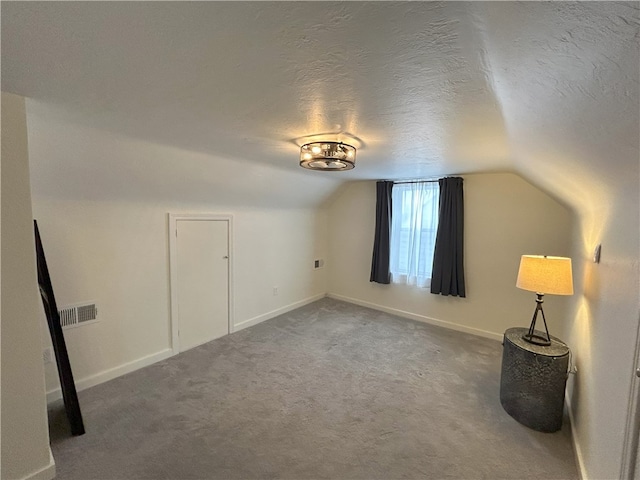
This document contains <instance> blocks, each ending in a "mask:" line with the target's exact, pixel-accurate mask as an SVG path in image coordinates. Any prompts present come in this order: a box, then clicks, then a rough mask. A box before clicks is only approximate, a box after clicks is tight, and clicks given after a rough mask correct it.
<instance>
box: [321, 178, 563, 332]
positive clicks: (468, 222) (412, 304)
mask: <svg viewBox="0 0 640 480" xmlns="http://www.w3.org/2000/svg"><path fill="white" fill-rule="evenodd" d="M464 179H465V180H464V189H465V190H464V195H465V276H466V286H467V297H466V298H458V297H444V296H441V295H432V294H431V293H429V290H428V289H421V288H417V287H408V286H406V285H395V284H391V285H379V284H377V283H371V282H369V272H370V268H371V252H372V248H373V236H374V227H375V204H376V198H375V182H357V183H351V184H349V185H347V186H346V187H344V188H343V189H342V190H341V192H340V194H339V195H338V196H337V197H336V198H335V199H334V200H333V202H332V203H331V205H330V206H329V232H330V233H329V244H330V251H329V258H330V262H329V264H328V268H329V287H328V290H329V292H330V293H331V294H332V295H334V296H337V297H345V298H349V299H352V300H356V301H357V302H359V303H362V304H371V305H374V306H378V307H382V308H385V309H387V310H391V311H393V310H396V311H401V312H404V314H405V315H408V316H410V317H412V318H416V319H422V320H427V321H435V323H441V324H444V325H446V326H449V327H452V328H456V329H459V330H463V331H470V332H473V333H478V334H481V335H485V336H488V337H491V338H496V339H497V338H501V335H502V334H503V333H504V331H505V330H506V329H507V328H510V327H518V326H520V327H526V326H528V325H529V323H530V322H531V315H532V314H533V310H534V308H535V295H534V294H533V293H531V292H526V291H523V290H519V289H518V288H516V286H515V281H516V276H517V272H518V265H519V262H520V256H521V255H523V254H542V255H560V256H567V255H569V253H570V244H571V230H572V221H573V217H572V214H571V213H570V212H569V211H568V210H567V209H566V208H564V207H563V206H561V205H560V204H558V203H557V202H556V201H555V200H553V199H552V198H550V197H549V196H548V195H546V194H545V193H543V192H541V191H540V190H538V189H536V188H535V187H533V186H532V185H530V184H529V183H527V182H525V181H524V180H522V179H521V178H520V177H518V176H516V175H514V174H478V175H466V176H465V177H464ZM567 305H568V302H567V299H566V297H553V296H547V297H546V298H545V312H546V314H547V320H548V323H549V329H550V332H551V334H552V335H553V334H557V335H559V334H560V324H561V323H562V322H564V321H566V320H567V319H566V313H567V312H566V306H567Z"/></svg>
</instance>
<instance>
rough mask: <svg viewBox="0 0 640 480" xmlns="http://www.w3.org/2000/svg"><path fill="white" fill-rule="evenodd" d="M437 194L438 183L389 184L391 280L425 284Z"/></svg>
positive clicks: (433, 239)
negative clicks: (390, 199) (390, 188)
mask: <svg viewBox="0 0 640 480" xmlns="http://www.w3.org/2000/svg"><path fill="white" fill-rule="evenodd" d="M439 193H440V192H439V187H438V182H415V183H397V184H395V185H394V186H393V190H392V193H391V198H392V214H391V245H390V259H389V270H390V272H391V280H392V281H393V282H394V283H406V284H408V285H417V286H419V287H428V286H429V284H430V282H431V270H432V266H433V251H434V248H435V243H436V232H437V230H438V201H439Z"/></svg>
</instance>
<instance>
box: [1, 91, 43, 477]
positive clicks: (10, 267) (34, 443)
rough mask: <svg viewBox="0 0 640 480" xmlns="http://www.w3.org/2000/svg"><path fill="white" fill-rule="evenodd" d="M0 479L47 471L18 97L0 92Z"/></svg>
mask: <svg viewBox="0 0 640 480" xmlns="http://www.w3.org/2000/svg"><path fill="white" fill-rule="evenodd" d="M1 191H2V280H3V281H2V287H1V289H2V330H1V336H2V340H1V343H2V345H1V356H2V368H1V386H2V407H1V412H2V415H1V417H2V433H1V443H2V454H1V457H0V458H1V460H2V464H1V468H2V478H3V479H7V480H9V479H23V478H30V479H39V480H44V479H50V478H53V476H54V474H55V466H54V464H53V459H52V457H51V455H50V450H49V429H48V425H47V413H46V401H45V391H44V372H43V366H42V351H41V338H40V330H39V328H40V327H39V324H38V320H39V318H40V315H41V314H42V304H41V303H40V302H41V300H40V296H39V293H38V283H37V276H36V263H35V262H36V260H35V243H34V235H33V223H32V216H31V198H30V187H29V158H28V152H27V124H26V116H25V105H24V99H23V98H22V97H18V96H16V95H11V94H5V93H2V188H1Z"/></svg>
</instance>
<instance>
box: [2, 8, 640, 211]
mask: <svg viewBox="0 0 640 480" xmlns="http://www.w3.org/2000/svg"><path fill="white" fill-rule="evenodd" d="M1 8H2V89H3V90H5V91H9V92H13V93H17V94H19V95H23V96H26V97H29V98H30V99H31V100H30V101H29V103H28V108H29V115H30V116H31V118H34V119H39V122H40V123H39V125H40V127H41V128H42V130H43V131H44V129H45V128H46V125H53V124H59V125H81V126H82V128H89V129H94V130H95V131H102V132H107V133H108V134H109V135H114V136H116V137H118V138H120V137H127V138H129V139H131V141H132V142H143V143H147V144H150V145H160V146H166V147H167V148H170V149H172V150H171V152H172V153H171V154H167V155H165V156H166V157H167V158H166V161H165V162H164V163H162V162H161V163H159V164H157V165H156V166H155V167H156V168H155V170H154V174H153V177H150V178H147V179H146V181H147V182H148V183H151V184H153V185H158V184H162V185H163V186H164V187H165V188H167V189H168V188H170V189H171V190H172V191H173V192H175V193H176V195H179V196H181V197H185V198H189V196H193V195H196V196H202V197H203V198H206V197H207V195H206V193H205V191H207V189H209V190H211V188H209V187H217V188H221V189H223V191H224V189H227V190H228V191H229V194H231V192H232V190H233V189H234V188H235V187H237V186H238V185H239V184H240V183H241V182H244V183H243V185H245V188H247V189H248V190H250V189H251V184H250V182H254V183H255V184H256V185H257V182H258V181H260V178H261V177H264V176H266V177H268V178H269V179H270V181H271V182H273V183H272V184H271V188H272V189H273V190H274V191H279V192H282V191H288V192H289V195H280V197H277V200H274V202H275V203H277V204H283V205H286V204H297V203H298V202H302V203H305V204H309V205H313V204H319V203H320V202H321V201H322V200H323V199H325V198H326V197H327V195H328V194H329V193H330V191H331V190H332V188H335V187H336V186H337V185H338V184H339V183H340V182H342V181H345V180H355V179H378V178H390V179H400V178H416V177H434V176H439V175H445V174H462V173H472V172H485V171H505V170H513V169H516V170H518V171H519V172H522V173H524V174H525V175H526V176H527V177H529V178H532V179H533V180H534V181H535V182H536V183H541V184H542V185H543V186H544V187H545V188H548V189H549V190H550V191H552V192H554V193H555V194H556V195H558V196H559V197H560V198H561V199H563V200H565V201H567V202H569V203H572V202H573V203H574V204H579V201H575V200H574V197H575V195H574V194H566V193H565V190H562V188H564V187H565V186H566V185H565V184H564V183H563V182H560V181H549V178H550V177H551V176H552V174H557V175H564V174H565V173H566V171H567V169H569V170H579V169H580V167H581V165H582V163H583V162H587V165H586V166H587V168H590V167H591V165H590V164H589V160H588V158H587V159H586V160H585V159H584V158H583V156H582V153H584V152H586V153H587V154H588V155H592V156H595V155H600V154H601V153H603V152H608V153H611V152H612V149H613V151H614V153H620V155H622V156H623V157H624V158H628V157H629V155H630V153H632V151H633V146H632V143H633V138H632V136H633V131H632V130H633V127H634V125H635V126H636V127H637V124H638V119H637V114H638V113H637V110H638V108H637V106H638V75H637V71H638V64H637V53H638V35H637V32H638V22H637V11H638V10H637V8H638V4H637V3H615V4H614V3H606V2H602V3H600V2H598V3H566V4H565V3H560V4H556V3H552V2H544V3H542V2H541V3H536V2H525V3H522V4H521V3H515V2H489V3H481V2H477V3H476V2H449V3H447V2H444V3H442V2H175V3H174V2H162V3H156V2H104V3H103V2H97V3H93V2H2V5H1ZM634 55H635V57H634ZM34 121H38V120H34ZM60 128H62V127H60ZM318 134H324V135H326V138H333V139H338V140H344V141H352V142H353V143H355V144H356V145H357V146H359V147H360V149H359V151H358V159H357V160H358V161H357V167H356V169H355V170H352V171H350V172H341V173H335V172H332V173H319V172H307V171H303V170H301V169H300V168H299V167H298V166H297V157H298V145H299V144H301V143H303V142H304V140H305V139H308V138H310V137H312V136H315V135H318ZM585 137H586V139H585ZM127 141H128V140H123V142H127ZM42 148H47V146H46V145H43V146H42ZM60 148H61V150H60V154H59V157H60V158H59V159H57V160H56V161H60V162H65V158H66V157H68V156H69V155H68V153H71V152H67V151H64V147H60ZM180 152H188V156H193V155H195V156H198V155H203V157H202V158H205V157H207V158H209V161H208V163H209V165H210V166H209V168H210V169H211V171H210V172H209V173H208V174H207V173H206V172H205V173H204V174H203V175H201V176H200V179H201V182H200V184H201V189H202V190H200V189H199V188H198V187H196V188H194V187H193V185H192V184H191V185H190V183H189V178H190V176H189V175H186V176H184V175H179V174H177V170H179V169H180V168H184V169H187V170H188V169H189V168H191V165H190V163H189V162H184V163H183V165H182V167H178V166H177V163H172V161H171V158H174V157H175V158H176V162H178V159H179V158H180ZM76 161H79V160H76ZM87 161H88V160H87ZM110 161H114V160H110V159H109V158H103V159H101V161H100V162H99V163H102V165H101V166H96V167H95V168H97V169H98V172H97V173H99V171H100V169H106V168H108V167H107V166H105V163H106V164H107V165H108V163H109V162H110ZM228 162H230V163H228ZM559 162H563V164H566V165H568V167H562V168H561V169H560V170H559V171H556V167H557V164H558V163H559ZM218 163H222V164H225V165H227V166H228V168H220V169H219V171H218V172H217V173H215V172H214V169H215V168H216V166H217V165H218ZM92 165H93V164H91V165H84V166H83V168H82V169H81V170H84V171H85V174H86V173H88V172H87V170H91V169H92V168H94V167H93V166H92ZM115 166H117V165H115ZM76 167H78V166H77V165H71V166H70V168H68V169H66V170H67V172H66V176H65V177H64V178H57V177H56V172H57V171H59V170H56V169H55V168H51V171H49V172H47V174H46V175H47V179H48V181H50V182H54V183H56V184H58V185H62V186H69V185H72V184H73V183H74V181H75V180H78V179H75V178H74V174H73V172H74V171H76ZM574 167H575V168H574ZM202 168H203V169H206V167H204V166H202ZM254 168H259V172H258V173H259V174H256V175H255V179H254V180H252V178H253V177H254V176H252V175H251V174H249V175H243V172H249V173H251V172H252V169H254ZM267 172H268V173H267ZM599 174H600V172H599V171H597V172H594V175H599ZM214 177H215V180H214ZM206 179H208V180H206ZM114 181H115V179H114ZM248 182H249V184H247V183H248ZM153 185H152V186H153ZM292 185H295V186H292ZM134 187H135V186H134V185H133V184H131V186H130V187H127V188H128V189H127V191H128V192H129V193H131V194H132V195H133V191H132V190H131V189H132V188H134ZM61 188H62V187H61ZM122 188H124V187H122ZM576 188H578V187H576ZM152 189H153V188H152ZM67 190H68V189H67ZM560 190H562V192H560ZM141 192H144V189H140V190H139V191H138V193H137V194H140V195H141V194H143V193H141ZM558 192H560V193H558ZM52 193H53V192H52ZM89 193H90V192H89ZM106 193H107V192H106V190H105V194H106ZM120 193H124V192H120ZM264 193H265V194H267V196H268V192H266V191H265V192H264ZM273 198H276V196H275V195H274V196H273ZM261 201H267V202H269V201H270V200H269V199H268V198H265V199H261Z"/></svg>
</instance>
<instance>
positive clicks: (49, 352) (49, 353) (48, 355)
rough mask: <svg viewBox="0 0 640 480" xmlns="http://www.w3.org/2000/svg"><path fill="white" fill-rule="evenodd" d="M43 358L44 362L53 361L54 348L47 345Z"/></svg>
mask: <svg viewBox="0 0 640 480" xmlns="http://www.w3.org/2000/svg"><path fill="white" fill-rule="evenodd" d="M42 360H44V363H53V348H52V347H47V348H45V349H44V350H43V351H42Z"/></svg>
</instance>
